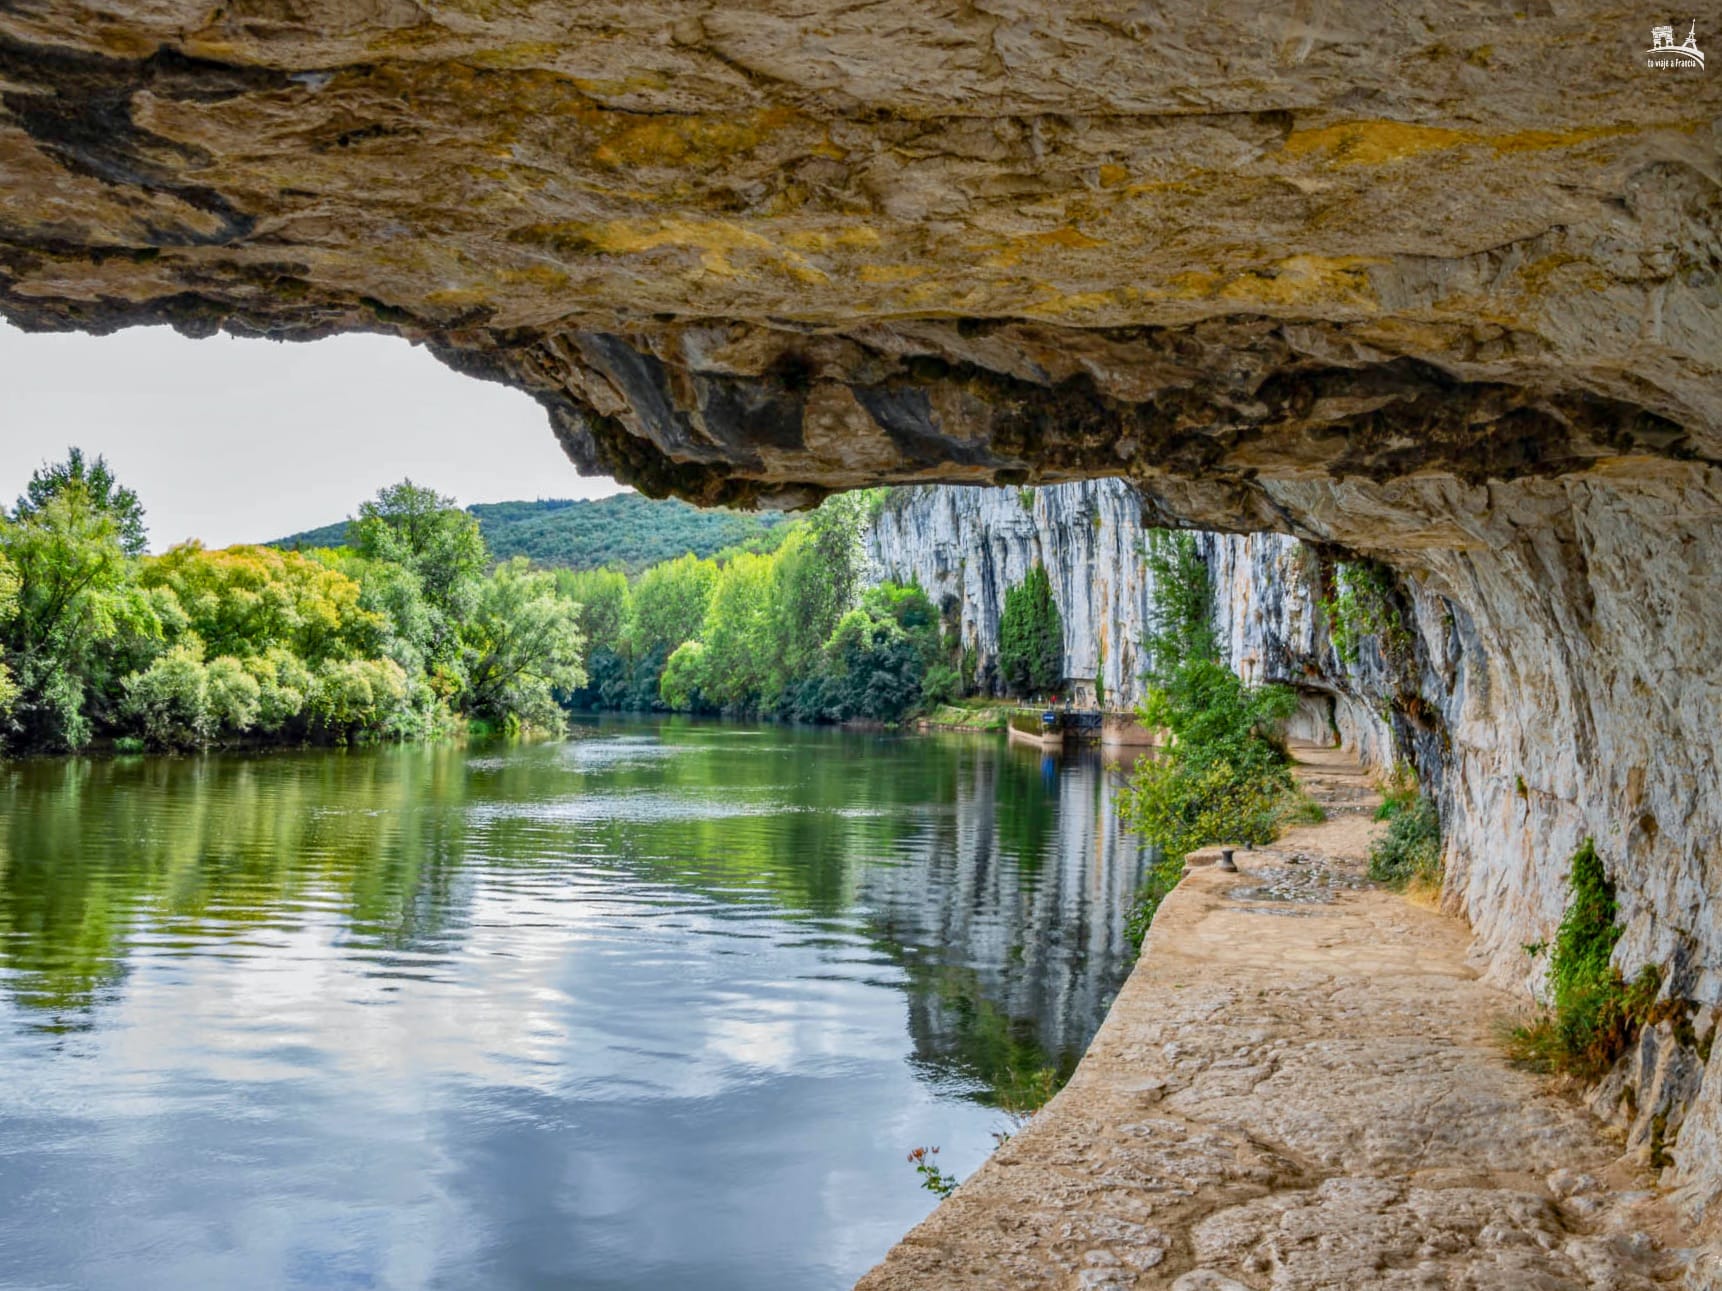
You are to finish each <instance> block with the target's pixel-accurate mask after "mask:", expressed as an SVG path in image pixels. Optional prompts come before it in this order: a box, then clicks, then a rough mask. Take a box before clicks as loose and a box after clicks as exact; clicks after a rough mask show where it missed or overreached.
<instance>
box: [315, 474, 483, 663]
mask: <svg viewBox="0 0 1722 1291" xmlns="http://www.w3.org/2000/svg"><path fill="white" fill-rule="evenodd" d="M348 542H349V543H350V544H351V545H352V547H353V548H354V550H355V551H357V552H358V553H359V555H361V556H363V557H365V558H366V559H369V560H374V561H385V562H389V563H392V564H395V565H399V566H400V567H401V568H402V569H405V570H407V571H408V572H410V573H411V574H413V575H414V576H415V577H417V579H418V580H419V585H420V587H421V588H422V589H423V593H424V601H425V605H426V608H427V611H428V615H427V627H428V632H429V636H428V639H427V640H426V641H424V642H423V643H421V648H422V649H423V652H424V654H425V657H426V658H427V659H429V660H431V661H433V662H435V661H440V660H443V659H444V658H445V657H446V656H447V654H448V653H449V652H450V650H451V649H452V648H453V645H454V643H455V641H456V638H457V637H458V625H459V624H460V622H461V620H462V619H464V618H465V617H466V616H467V615H468V614H469V613H471V611H472V609H473V606H474V605H475V603H476V602H477V599H478V594H479V584H480V583H482V582H483V580H484V570H485V567H486V566H487V565H488V564H489V563H490V553H489V551H488V550H487V548H486V547H485V545H484V538H483V536H482V535H481V534H480V533H479V528H478V521H477V520H475V519H473V517H472V516H470V515H468V514H467V513H466V512H465V511H463V510H461V509H460V507H459V506H458V505H457V504H456V502H455V500H454V499H453V498H451V497H444V496H443V495H442V494H440V493H438V492H436V490H434V489H426V488H421V487H420V486H418V485H416V484H414V483H413V482H412V481H411V480H402V481H401V482H400V483H399V484H393V485H390V486H389V487H388V488H385V489H382V490H380V491H379V492H378V493H377V496H376V497H375V498H373V499H371V500H370V501H369V502H365V503H363V504H362V505H361V506H360V507H359V516H358V519H356V520H354V521H353V522H352V524H351V525H350V526H349V528H348Z"/></svg>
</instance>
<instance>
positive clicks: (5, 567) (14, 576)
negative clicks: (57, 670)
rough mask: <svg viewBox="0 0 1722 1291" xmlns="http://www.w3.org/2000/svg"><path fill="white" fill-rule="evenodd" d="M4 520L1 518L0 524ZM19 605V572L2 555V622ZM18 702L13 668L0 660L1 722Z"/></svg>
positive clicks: (9, 714) (0, 560)
mask: <svg viewBox="0 0 1722 1291" xmlns="http://www.w3.org/2000/svg"><path fill="white" fill-rule="evenodd" d="M3 523H4V521H3V520H0V524H3ZM17 605H18V572H17V571H16V570H15V569H13V568H12V562H11V561H9V560H7V559H6V558H5V557H4V556H0V623H5V622H7V621H8V620H9V619H10V618H11V617H12V613H13V611H14V610H15V609H16V608H17ZM17 702H18V683H17V682H16V681H15V680H13V677H12V670H11V669H10V668H9V667H7V666H6V663H5V662H4V661H3V660H0V722H6V721H8V720H9V719H10V718H11V716H12V709H13V706H14V705H16V704H17Z"/></svg>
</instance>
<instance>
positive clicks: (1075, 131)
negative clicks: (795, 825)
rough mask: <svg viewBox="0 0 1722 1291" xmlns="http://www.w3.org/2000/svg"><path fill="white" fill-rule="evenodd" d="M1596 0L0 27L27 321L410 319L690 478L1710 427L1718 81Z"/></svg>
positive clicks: (1512, 442) (80, 15) (1718, 407)
mask: <svg viewBox="0 0 1722 1291" xmlns="http://www.w3.org/2000/svg"><path fill="white" fill-rule="evenodd" d="M1647 21H1648V20H1647V19H1646V18H1645V17H1644V16H1643V14H1642V13H1640V12H1638V11H1633V12H1631V13H1630V14H1628V13H1625V12H1621V11H1618V10H1615V9H1613V8H1611V7H1609V6H1605V5H1602V4H1596V3H1591V4H1581V5H1576V6H1561V7H1560V8H1559V9H1558V10H1556V9H1554V8H1551V7H1549V6H1531V7H1530V8H1529V9H1523V10H1517V11H1516V10H1515V9H1513V8H1512V7H1511V6H1505V7H1501V8H1498V9H1497V8H1491V7H1488V6H1471V7H1463V8H1458V9H1455V8H1453V7H1451V6H1423V5H1411V4H1378V3H1374V2H1373V0H1344V2H1338V3H1329V4H1322V5H1319V6H1316V7H1313V8H1312V7H1310V6H1308V5H1299V4H1287V5H1284V6H1282V7H1278V8H1274V7H1270V8H1267V9H1261V8H1252V9H1249V10H1239V11H1237V12H1231V11H1227V10H1223V9H1222V10H1213V9H1210V8H1207V7H1196V6H1184V7H1180V6H1173V7H1171V8H1170V9H1154V8H1137V9H1121V8H1119V7H1118V6H1115V5H1111V4H1103V3H1095V2H1094V0H1083V2H1079V3H1074V4H1059V5H1044V4H1025V3H1017V2H1016V0H988V2H987V3H983V4H978V5H977V4H969V3H961V4H958V3H935V4H931V5H929V4H924V3H921V2H920V0H888V2H887V3H883V4H869V5H852V4H849V3H844V2H842V0H822V2H821V3H815V4H813V5H811V6H809V5H805V4H796V5H789V4H784V3H779V2H775V0H772V2H768V3H765V4H760V5H753V6H746V7H730V8H714V7H712V6H709V5H707V4H704V3H695V2H694V0H648V2H647V3H642V4H625V5H624V4H586V3H581V4H572V3H562V2H558V3H537V4H531V5H525V4H520V5H495V4H475V3H466V2H458V0H451V2H443V3H436V2H432V0H367V2H366V3H358V2H357V0H310V2H309V3H306V2H304V0H230V2H229V3H224V4H218V5H213V6H211V5H208V4H204V3H191V2H189V0H152V2H151V3H147V4H137V5H127V6H122V7H114V6H107V5H99V4H95V3H90V2H89V0H73V2H69V3H61V4H54V5H51V6H10V7H8V8H7V9H6V10H5V11H4V13H0V186H3V187H4V190H5V192H6V194H7V201H6V205H5V209H4V212H3V213H0V312H3V313H4V314H5V315H6V316H7V317H9V318H11V319H13V320H15V321H17V322H20V323H22V324H24V325H26V326H36V327H82V328H88V329H94V330H102V329H107V328H111V327H115V326H120V325H124V324H127V323H135V322H145V321H152V320H169V321H173V322H175V323H177V324H179V325H181V326H183V327H185V328H187V329H189V330H193V331H208V330H213V329H214V328H217V327H229V328H232V329H234V330H240V331H256V332H263V333H268V334H271V335H280V336H302V337H308V336H317V335H324V334H327V333H329V332H332V331H337V330H341V329H350V328H372V329H381V330H390V331H396V332H399V333H401V334H403V335H407V336H411V337H414V338H418V339H423V340H426V341H428V342H430V343H431V344H433V345H434V346H435V347H436V348H437V350H438V352H439V353H441V354H442V355H443V356H444V357H445V358H447V359H448V361H450V362H451V363H454V364H455V365H456V366H458V367H461V368H463V369H466V370H468V371H472V372H474V373H477V374H480V375H486V376H494V377H498V378H500V379H503V380H507V381H511V382H513V383H516V384H519V385H522V386H524V387H525V388H527V389H529V390H531V391H532V392H533V393H534V394H536V395H537V396H538V397H539V398H540V399H541V400H543V401H544V403H545V405H546V406H547V407H548V408H549V409H550V411H551V415H552V417H553V419H554V421H555V423H556V425H557V429H558V433H559V434H560V435H561V436H562V438H563V442H564V443H565V444H566V445H567V446H568V448H569V451H570V452H571V453H572V454H573V455H574V456H575V458H576V460H578V461H580V462H582V463H584V464H587V465H590V466H595V467H598V468H601V469H604V470H608V471H613V472H615V473H617V474H619V475H621V476H622V477H624V478H628V479H631V480H635V481H638V482H639V483H641V484H642V485H644V486H646V487H648V488H654V489H660V490H662V489H673V490H676V491H679V492H682V493H685V494H687V495H689V496H694V497H699V498H705V499H708V500H718V499H727V500H732V501H741V500H746V499H748V498H756V497H768V498H776V499H779V500H782V501H794V500H796V499H800V498H806V497H809V496H812V495H813V494H815V493H816V492H817V491H818V490H821V489H824V488H829V487H833V486H844V485H854V484H862V483H873V482H878V481H880V480H882V479H917V478H922V479H933V478H942V479H970V480H976V481H986V480H993V481H1000V482H1008V483H1016V482H1020V481H1022V480H1026V479H1033V480H1057V479H1068V478H1075V477H1080V476H1092V475H1097V474H1107V473H1116V472H1128V473H1130V474H1132V475H1136V476H1139V477H1141V478H1144V479H1154V478H1158V477H1160V476H1161V475H1162V474H1170V475H1173V476H1177V477H1180V478H1181V479H1185V480H1199V481H1202V482H1203V487H1202V488H1201V489H1200V490H1197V491H1193V492H1192V491H1180V492H1179V493H1178V494H1177V495H1176V496H1175V497H1173V498H1171V499H1170V500H1171V501H1173V502H1174V503H1175V506H1174V509H1175V510H1177V511H1178V512H1179V513H1180V514H1182V515H1183V516H1184V518H1185V519H1187V520H1191V521H1196V520H1207V521H1209V522H1212V523H1214V524H1216V525H1220V526H1223V527H1239V526H1259V525H1262V524H1273V525H1275V526H1278V525H1281V524H1284V523H1286V520H1287V517H1286V516H1285V515H1284V514H1282V513H1279V512H1277V511H1276V509H1275V507H1274V504H1273V502H1272V500H1271V499H1269V498H1266V497H1263V496H1262V495H1261V493H1260V492H1259V491H1258V490H1257V489H1256V488H1255V486H1254V481H1255V480H1256V479H1257V478H1258V477H1286V476H1290V477H1303V476H1307V475H1311V474H1314V475H1315V476H1318V477H1322V476H1326V475H1329V474H1332V475H1335V476H1338V477H1341V478H1344V477H1352V476H1357V477H1365V478H1372V479H1394V478H1401V477H1405V476H1407V475H1411V474H1413V473H1415V472H1419V471H1427V470H1430V469H1437V470H1441V471H1444V472H1449V473H1452V474H1455V475H1457V476H1459V477H1461V478H1464V479H1467V480H1473V481H1481V480H1484V479H1489V478H1511V477H1517V476H1522V475H1547V474H1553V473H1559V472H1564V471H1572V470H1578V469H1584V468H1587V467H1590V466H1594V465H1597V464H1599V463H1601V462H1602V461H1604V460H1608V459H1615V458H1619V457H1620V456H1622V455H1627V456H1646V457H1673V458H1676V459H1685V458H1689V457H1691V456H1693V455H1697V456H1701V457H1708V458H1716V457H1718V456H1722V451H1719V443H1718V440H1719V437H1722V386H1719V384H1718V381H1717V367H1716V365H1717V361H1718V355H1722V326H1719V322H1718V308H1717V307H1718V302H1719V299H1722V297H1719V294H1718V293H1719V290H1722V288H1719V286H1718V280H1717V271H1718V260H1719V250H1718V248H1719V237H1722V235H1719V230H1718V210H1719V204H1718V198H1717V193H1716V174H1717V171H1716V142H1717V141H1716V133H1715V131H1716V127H1715V120H1714V119H1715V117H1716V114H1717V109H1718V108H1719V107H1722V93H1719V92H1718V90H1717V88H1716V86H1717V82H1716V80H1715V78H1714V77H1706V76H1705V75H1704V74H1702V73H1698V74H1696V75H1686V74H1682V73H1679V72H1674V71H1669V72H1664V73H1656V74H1653V73H1651V72H1650V71H1649V70H1648V69H1646V68H1645V67H1644V66H1643V58H1642V47H1643V44H1644V41H1645V39H1646V36H1647V30H1646V23H1647Z"/></svg>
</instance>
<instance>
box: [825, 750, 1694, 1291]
mask: <svg viewBox="0 0 1722 1291" xmlns="http://www.w3.org/2000/svg"><path fill="white" fill-rule="evenodd" d="M1297 754H1298V757H1299V761H1300V776H1301V778H1302V779H1303V780H1304V782H1305V784H1306V787H1307V788H1309V790H1310V791H1311V793H1312V795H1313V796H1315V797H1316V798H1317V800H1318V801H1321V802H1322V803H1323V805H1324V807H1326V808H1327V811H1328V819H1327V820H1326V821H1325V822H1324V823H1323V824H1320V825H1314V826H1305V827H1300V828H1296V829H1293V830H1291V831H1289V832H1288V833H1287V834H1286V836H1285V837H1284V838H1283V839H1281V840H1280V841H1279V842H1278V843H1277V844H1276V845H1275V846H1273V847H1272V848H1267V849H1262V850H1259V851H1255V852H1239V853H1238V854H1237V862H1238V867H1239V872H1238V873H1236V874H1232V873H1222V872H1220V871H1219V870H1217V869H1213V868H1197V869H1193V870H1192V871H1191V872H1190V874H1189V875H1188V876H1187V877H1186V878H1185V879H1184V880H1183V881H1182V882H1181V883H1180V884H1179V885H1178V887H1177V888H1176V889H1175V890H1174V891H1173V892H1172V894H1171V896H1169V897H1168V898H1167V899H1166V901H1165V903H1164V904H1163V905H1162V906H1161V908H1160V911H1159V914H1158V916H1157V917H1156V919H1155V922H1154V925H1153V928H1152V929H1151V931H1150V933H1149V937H1148V940H1147V942H1146V943H1145V945H1144V947H1143V953H1142V957H1141V959H1140V960H1139V962H1138V964H1137V967H1136V969H1135V972H1134V973H1133V974H1132V976H1131V978H1130V980H1129V982H1128V983H1127V984H1126V985H1125V987H1124V989H1123V990H1122V991H1121V992H1120V993H1119V996H1118V999H1117V1000H1116V1002H1115V1003H1114V1004H1113V1006H1112V1009H1111V1012H1110V1013H1109V1015H1108V1017H1107V1020H1106V1023H1105V1025H1104V1026H1103V1027H1102V1028H1101V1030H1100V1032H1099V1034H1098V1035H1097V1036H1096V1037H1095V1040H1094V1043H1093V1044H1092V1045H1091V1046H1090V1048H1089V1050H1088V1053H1087V1055H1086V1056H1085V1057H1084V1059H1083V1061H1082V1064H1081V1066H1080V1067H1079V1068H1078V1069H1077V1072H1076V1074H1075V1076H1074V1077H1073V1078H1072V1079H1071V1081H1070V1083H1069V1085H1067V1086H1066V1088H1065V1089H1064V1090H1063V1091H1062V1092H1061V1093H1060V1094H1059V1095H1058V1096H1057V1097H1056V1098H1055V1099H1054V1100H1053V1101H1052V1102H1051V1103H1049V1104H1048V1105H1047V1107H1046V1108H1045V1109H1044V1110H1043V1111H1042V1113H1041V1114H1040V1115H1039V1116H1037V1117H1036V1118H1035V1120H1034V1121H1033V1122H1031V1124H1030V1125H1029V1126H1028V1127H1027V1128H1026V1129H1025V1130H1024V1131H1023V1132H1022V1133H1020V1134H1018V1135H1017V1136H1016V1137H1015V1138H1013V1139H1011V1140H1010V1141H1009V1142H1008V1143H1006V1144H1005V1145H1004V1146H1003V1147H1002V1148H1000V1150H999V1151H998V1152H997V1153H995V1154H994V1156H993V1157H992V1158H991V1159H990V1160H989V1161H988V1162H987V1163H986V1165H985V1166H983V1167H982V1168H981V1169H980V1170H979V1171H977V1172H976V1173H975V1175H974V1176H973V1177H972V1178H970V1179H969V1180H967V1181H965V1182H964V1183H963V1185H962V1186H961V1187H960V1188H959V1189H958V1190H957V1192H956V1194H955V1195H954V1196H953V1197H952V1198H951V1199H950V1200H949V1201H947V1202H946V1203H945V1204H944V1205H943V1206H941V1207H940V1208H939V1209H938V1210H937V1211H936V1212H934V1214H933V1215H932V1216H931V1217H930V1218H928V1219H927V1220H926V1222H924V1223H923V1224H921V1225H920V1226H919V1227H918V1228H916V1229H915V1230H914V1231H913V1232H911V1233H910V1234H909V1235H908V1236H907V1237H906V1238H904V1240H903V1241H902V1242H901V1243H899V1244H898V1246H897V1247H896V1248H895V1249H894V1250H893V1251H892V1252H891V1254H890V1255H889V1256H888V1257H887V1258H886V1260H885V1261H884V1262H883V1263H882V1264H880V1265H879V1266H878V1267H877V1268H875V1269H874V1270H873V1271H872V1272H871V1273H870V1274H868V1276H867V1277H865V1278H863V1279H862V1280H861V1282H860V1283H859V1291H910V1289H911V1288H913V1289H916V1291H920V1289H923V1288H925V1289H930V1288H935V1287H936V1288H941V1289H944V1288H955V1287H972V1288H983V1287H985V1288H997V1287H1015V1286H1025V1287H1026V1286H1071V1287H1081V1288H1084V1289H1085V1291H1107V1289H1112V1288H1118V1289H1122V1288H1170V1289H1171V1291H1262V1289H1264V1288H1268V1287H1270V1286H1271V1287H1272V1288H1273V1289H1274V1291H1300V1289H1303V1288H1310V1289H1312V1291H1313V1288H1318V1287H1347V1288H1365V1287H1383V1288H1399V1287H1403V1288H1413V1287H1419V1288H1420V1287H1448V1286H1466V1287H1475V1288H1499V1291H1517V1289H1519V1288H1525V1287H1537V1288H1539V1289H1541V1291H1564V1289H1567V1288H1571V1289H1573V1291H1641V1289H1648V1288H1655V1287H1684V1288H1690V1289H1691V1291H1698V1288H1709V1287H1713V1286H1715V1285H1716V1282H1715V1281H1714V1279H1715V1278H1716V1276H1717V1272H1716V1269H1715V1268H1714V1267H1713V1266H1712V1265H1710V1264H1708V1263H1706V1262H1705V1261H1704V1260H1703V1259H1699V1260H1696V1261H1695V1260H1693V1258H1692V1255H1691V1253H1690V1252H1684V1251H1682V1250H1680V1246H1681V1244H1682V1242H1683V1241H1684V1240H1686V1239H1685V1238H1684V1237H1683V1236H1682V1234H1681V1230H1680V1228H1679V1226H1678V1224H1677V1223H1676V1221H1675V1218H1674V1216H1673V1213H1672V1211H1671V1210H1670V1209H1669V1207H1668V1206H1667V1205H1666V1204H1665V1203H1664V1202H1663V1201H1662V1200H1661V1199H1660V1198H1659V1197H1658V1196H1657V1194H1656V1193H1655V1192H1654V1191H1652V1190H1651V1188H1650V1187H1649V1184H1648V1176H1647V1175H1646V1174H1644V1173H1643V1172H1642V1171H1640V1170H1639V1169H1637V1168H1636V1167H1634V1166H1633V1165H1632V1164H1630V1163H1629V1162H1625V1161H1623V1160H1621V1159H1620V1155H1619V1154H1620V1149H1619V1147H1618V1145H1615V1144H1611V1143H1610V1142H1609V1141H1608V1140H1607V1139H1606V1138H1605V1137H1604V1135H1603V1133H1602V1131H1601V1129H1600V1128H1599V1126H1598V1124H1597V1122H1596V1121H1595V1120H1594V1119H1593V1118H1591V1117H1590V1116H1589V1115H1588V1114H1587V1113H1586V1112H1584V1111H1583V1110H1582V1109H1581V1108H1580V1107H1578V1106H1577V1105H1576V1104H1574V1103H1573V1102H1572V1101H1570V1100H1568V1099H1566V1098H1564V1097H1561V1096H1559V1095H1558V1094H1556V1093H1555V1092H1553V1090H1552V1089H1551V1087H1550V1085H1549V1082H1548V1081H1547V1080H1545V1079H1544V1078H1541V1077H1538V1076H1535V1075H1532V1074H1530V1073H1527V1072H1524V1071H1521V1070H1518V1069H1515V1068H1513V1067H1512V1066H1510V1065H1509V1064H1508V1063H1507V1061H1506V1059H1505V1057H1504V1056H1503V1054H1502V1051H1501V1048H1500V1045H1499V1041H1498V1031H1497V1028H1498V1026H1499V1022H1500V1019H1502V1018H1504V1017H1506V1016H1508V1015H1510V1014H1511V1013H1512V1012H1513V1010H1514V1009H1515V1008H1517V1007H1518V1006H1519V1005H1520V1003H1521V1002H1520V1001H1516V1000H1515V999H1513V998H1512V997H1510V996H1508V995H1506V994H1504V993H1502V992H1500V991H1497V990H1495V989H1493V988H1491V987H1489V986H1486V985H1485V984H1484V983H1482V982H1481V981H1480V980H1478V977H1477V975H1476V973H1475V971H1474V970H1473V969H1472V967H1471V966H1470V965H1469V964H1468V963H1467V949H1468V943H1469V938H1468V936H1467V933H1466V930H1465V928H1464V927H1463V926H1462V925H1461V924H1460V923H1459V922H1458V921H1457V920H1454V919H1452V918H1449V917H1446V916H1443V915H1440V914H1438V913H1436V912H1434V911H1431V910H1427V909H1422V908H1419V907H1417V906H1414V905H1412V904H1410V903H1409V902H1407V901H1406V900H1405V899H1404V898H1402V897H1400V896H1397V895H1395V894H1393V893H1391V892H1387V891H1384V890H1381V889H1379V888H1376V887H1374V886H1373V885H1370V884H1369V883H1367V882H1366V881H1365V879H1364V877H1363V876H1364V871H1365V868H1366V857H1367V852H1368V846H1369V841H1370V839H1371V838H1372V837H1373V835H1374V833H1375V832H1376V830H1378V829H1379V828H1380V826H1378V825H1376V824H1375V823H1374V822H1373V820H1372V819H1371V815H1370V812H1371V809H1372V808H1373V806H1374V805H1375V801H1376V800H1375V799H1374V797H1373V795H1372V794H1371V793H1370V791H1369V789H1368V785H1367V780H1366V778H1365V777H1364V775H1363V773H1362V771H1361V770H1359V769H1358V768H1357V767H1356V766H1355V765H1354V764H1350V763H1349V762H1348V761H1347V760H1346V759H1345V757H1344V755H1341V754H1338V753H1336V752H1335V751H1332V750H1325V749H1316V748H1314V747H1313V746H1303V747H1300V748H1298V749H1297Z"/></svg>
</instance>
